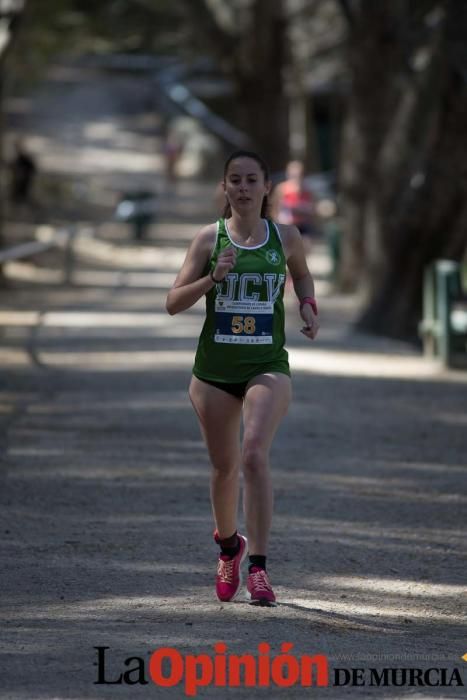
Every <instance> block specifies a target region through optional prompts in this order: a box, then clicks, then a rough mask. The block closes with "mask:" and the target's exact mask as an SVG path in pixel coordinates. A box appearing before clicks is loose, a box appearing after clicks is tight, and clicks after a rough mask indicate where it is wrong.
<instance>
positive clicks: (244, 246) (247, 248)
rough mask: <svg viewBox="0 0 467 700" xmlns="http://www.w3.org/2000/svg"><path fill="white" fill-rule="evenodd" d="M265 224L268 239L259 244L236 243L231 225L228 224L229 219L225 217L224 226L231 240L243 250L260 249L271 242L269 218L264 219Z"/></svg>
mask: <svg viewBox="0 0 467 700" xmlns="http://www.w3.org/2000/svg"><path fill="white" fill-rule="evenodd" d="M263 221H264V225H265V227H266V240H265V241H263V242H262V243H260V244H259V245H240V243H236V242H235V241H234V240H233V239H232V236H231V235H230V231H229V227H228V226H227V219H224V226H225V232H226V234H227V236H228V239H229V241H230V242H231V243H232V245H234V246H236V247H237V248H241V249H242V250H258V248H262V247H263V245H267V243H269V225H268V221H267V219H263Z"/></svg>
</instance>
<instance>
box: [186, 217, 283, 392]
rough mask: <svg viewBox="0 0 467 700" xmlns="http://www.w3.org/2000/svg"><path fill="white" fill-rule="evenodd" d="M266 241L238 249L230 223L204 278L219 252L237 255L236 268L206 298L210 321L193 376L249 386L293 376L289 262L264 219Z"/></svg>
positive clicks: (220, 228) (221, 228) (222, 226)
mask: <svg viewBox="0 0 467 700" xmlns="http://www.w3.org/2000/svg"><path fill="white" fill-rule="evenodd" d="M263 221H264V227H265V241H264V243H262V244H261V245H258V246H254V247H251V248H250V247H246V246H241V245H238V244H237V243H234V242H233V241H232V239H231V237H230V234H229V230H228V227H227V223H226V221H225V219H219V221H218V222H217V239H216V244H215V246H214V250H213V252H212V255H211V259H210V261H209V263H208V266H207V267H206V270H205V274H207V273H208V272H209V270H214V268H215V266H216V262H217V257H218V255H219V252H220V251H221V250H223V249H225V248H228V247H229V246H234V247H235V248H236V249H237V260H236V264H235V267H234V268H233V269H232V270H231V271H230V272H229V273H228V274H227V275H226V277H225V279H224V280H223V281H222V282H221V283H220V284H217V285H215V286H214V287H213V288H212V289H210V290H209V292H208V293H207V294H206V320H205V322H204V326H203V330H202V331H201V335H200V338H199V342H198V349H197V352H196V358H195V364H194V367H193V374H194V375H195V376H196V377H198V378H199V379H207V380H211V381H216V382H229V383H230V382H245V381H249V380H250V379H252V378H253V377H255V376H257V375H258V374H263V373H264V372H274V371H276V372H281V373H284V374H290V370H289V363H288V353H287V351H286V350H285V348H284V344H285V331H284V299H283V297H284V284H285V275H286V267H285V266H286V260H285V255H284V251H283V249H282V243H281V240H280V236H279V232H278V229H277V228H276V225H275V224H274V223H273V222H272V221H269V220H266V219H263Z"/></svg>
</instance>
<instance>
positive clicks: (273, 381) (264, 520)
mask: <svg viewBox="0 0 467 700" xmlns="http://www.w3.org/2000/svg"><path fill="white" fill-rule="evenodd" d="M291 394H292V389H291V381H290V378H289V377H288V376H287V375H286V374H279V373H278V374H272V373H271V374H261V375H259V376H257V377H255V378H254V379H252V381H251V382H250V383H249V385H248V388H247V393H246V396H245V402H244V412H243V416H244V418H243V420H244V436H243V449H242V459H243V470H244V477H245V483H244V498H243V506H244V511H245V520H246V526H247V535H248V543H249V547H248V548H249V551H250V554H263V555H266V554H267V547H268V541H269V531H270V529H271V520H272V508H273V493H272V485H271V477H270V471H269V450H270V447H271V444H272V441H273V438H274V435H275V433H276V431H277V428H278V427H279V423H280V421H281V419H282V418H283V416H284V415H285V414H286V412H287V409H288V406H289V403H290V398H291Z"/></svg>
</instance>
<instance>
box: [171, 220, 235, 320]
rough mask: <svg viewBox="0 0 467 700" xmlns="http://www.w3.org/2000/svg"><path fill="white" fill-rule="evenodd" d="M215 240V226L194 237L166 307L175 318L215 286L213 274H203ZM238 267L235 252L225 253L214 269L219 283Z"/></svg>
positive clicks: (220, 256)
mask: <svg viewBox="0 0 467 700" xmlns="http://www.w3.org/2000/svg"><path fill="white" fill-rule="evenodd" d="M215 240H216V225H215V224H211V225H209V226H206V227H205V228H203V229H201V231H200V232H199V233H198V235H197V236H196V237H195V238H194V240H193V242H192V244H191V246H190V247H189V249H188V253H187V254H186V258H185V261H184V263H183V265H182V269H181V270H180V272H179V273H178V275H177V278H176V280H175V282H174V283H173V287H172V289H171V290H170V292H169V293H168V295H167V301H166V305H165V306H166V309H167V311H168V313H169V314H170V315H171V316H173V315H174V314H178V313H180V311H185V310H186V309H189V308H190V307H191V306H193V304H196V302H197V301H198V299H201V297H202V296H203V295H204V294H206V293H207V292H209V290H210V289H212V287H213V286H214V284H215V283H214V281H213V279H212V277H211V276H210V274H203V273H204V271H205V269H206V265H207V264H208V262H209V259H210V257H211V253H212V249H213V246H214V243H215ZM234 264H235V251H234V250H233V249H232V248H229V249H226V250H224V251H222V252H221V253H220V254H219V256H218V258H217V263H216V267H215V270H214V276H215V278H216V280H217V281H219V282H220V281H221V280H223V279H224V277H225V275H226V274H227V273H228V272H229V271H230V270H231V269H232V267H233V266H234Z"/></svg>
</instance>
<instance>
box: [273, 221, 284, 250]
mask: <svg viewBox="0 0 467 700" xmlns="http://www.w3.org/2000/svg"><path fill="white" fill-rule="evenodd" d="M271 221H272V219H271ZM272 223H273V225H274V228H275V229H276V233H277V237H278V239H279V240H280V243H281V246H282V250H283V251H284V254H285V249H284V243H283V241H282V236H281V232H280V231H279V226H278V225H277V224H276V222H275V221H273V222H272Z"/></svg>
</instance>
